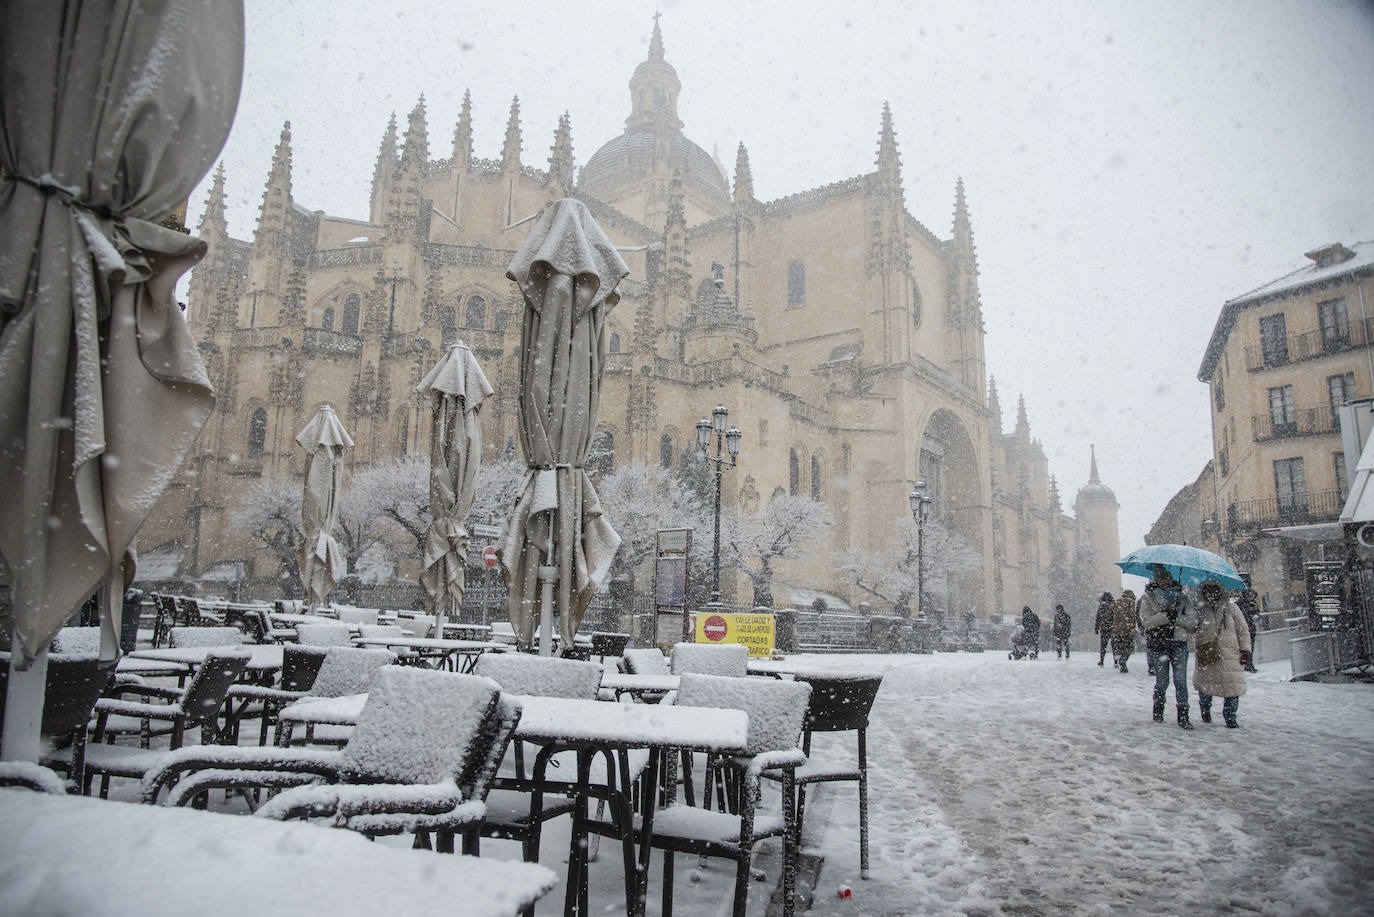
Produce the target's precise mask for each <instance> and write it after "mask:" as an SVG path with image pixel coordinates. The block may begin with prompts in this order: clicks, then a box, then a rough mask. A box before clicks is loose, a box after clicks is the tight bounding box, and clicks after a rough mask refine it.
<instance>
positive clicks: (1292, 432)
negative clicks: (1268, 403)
mask: <svg viewBox="0 0 1374 917" xmlns="http://www.w3.org/2000/svg"><path fill="white" fill-rule="evenodd" d="M1250 429H1251V431H1252V432H1253V434H1254V439H1255V442H1257V443H1258V442H1263V441H1265V440H1267V439H1284V438H1287V437H1290V436H1317V435H1319V434H1322V433H1338V432H1340V424H1339V423H1337V421H1336V418H1335V417H1333V416H1331V405H1329V404H1323V405H1318V406H1316V407H1307V408H1298V409H1297V410H1296V411H1294V412H1293V419H1292V420H1290V421H1288V422H1286V423H1275V422H1274V415H1273V413H1272V412H1271V413H1264V414H1256V415H1254V416H1252V417H1251V418H1250Z"/></svg>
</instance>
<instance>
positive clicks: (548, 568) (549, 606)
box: [539, 510, 558, 656]
mask: <svg viewBox="0 0 1374 917" xmlns="http://www.w3.org/2000/svg"><path fill="white" fill-rule="evenodd" d="M557 518H558V511H557V510H554V511H553V512H552V513H551V514H550V515H549V546H548V550H547V551H545V552H544V560H545V561H546V563H542V564H540V565H539V588H540V596H539V655H541V656H552V655H553V582H554V580H556V579H558V564H557V563H556V562H555V559H554V556H553V552H554V540H553V533H554V527H553V523H554V522H556V521H557Z"/></svg>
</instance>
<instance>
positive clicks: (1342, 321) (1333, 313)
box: [1317, 297, 1350, 350]
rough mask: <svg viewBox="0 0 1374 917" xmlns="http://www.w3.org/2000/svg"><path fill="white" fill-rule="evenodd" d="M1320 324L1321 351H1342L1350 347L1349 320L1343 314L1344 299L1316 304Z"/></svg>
mask: <svg viewBox="0 0 1374 917" xmlns="http://www.w3.org/2000/svg"><path fill="white" fill-rule="evenodd" d="M1317 321H1318V322H1320V323H1321V329H1322V349H1323V350H1343V349H1345V348H1347V347H1349V346H1350V319H1349V318H1348V317H1347V316H1346V314H1345V297H1341V298H1339V299H1328V300H1327V301H1326V302H1319V303H1317Z"/></svg>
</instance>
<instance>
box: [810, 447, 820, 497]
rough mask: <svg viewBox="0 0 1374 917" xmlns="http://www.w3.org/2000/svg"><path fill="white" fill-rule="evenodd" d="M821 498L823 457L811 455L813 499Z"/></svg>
mask: <svg viewBox="0 0 1374 917" xmlns="http://www.w3.org/2000/svg"><path fill="white" fill-rule="evenodd" d="M820 498H821V457H820V456H819V455H813V456H811V499H812V500H819V499H820Z"/></svg>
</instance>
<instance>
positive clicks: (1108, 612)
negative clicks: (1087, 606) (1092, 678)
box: [1093, 592, 1117, 666]
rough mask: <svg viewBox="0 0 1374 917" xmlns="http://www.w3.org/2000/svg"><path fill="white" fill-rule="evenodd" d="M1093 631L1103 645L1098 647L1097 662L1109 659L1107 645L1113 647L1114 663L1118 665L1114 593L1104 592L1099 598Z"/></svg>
mask: <svg viewBox="0 0 1374 917" xmlns="http://www.w3.org/2000/svg"><path fill="white" fill-rule="evenodd" d="M1093 633H1095V634H1097V635H1098V637H1099V639H1100V640H1101V645H1100V646H1098V648H1097V664H1098V665H1102V663H1103V662H1105V661H1106V660H1107V647H1108V646H1111V649H1112V665H1113V666H1116V665H1117V661H1116V647H1115V646H1114V645H1112V594H1111V593H1110V592H1104V593H1102V597H1101V598H1099V599H1098V600H1097V617H1096V618H1094V619H1093Z"/></svg>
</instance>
